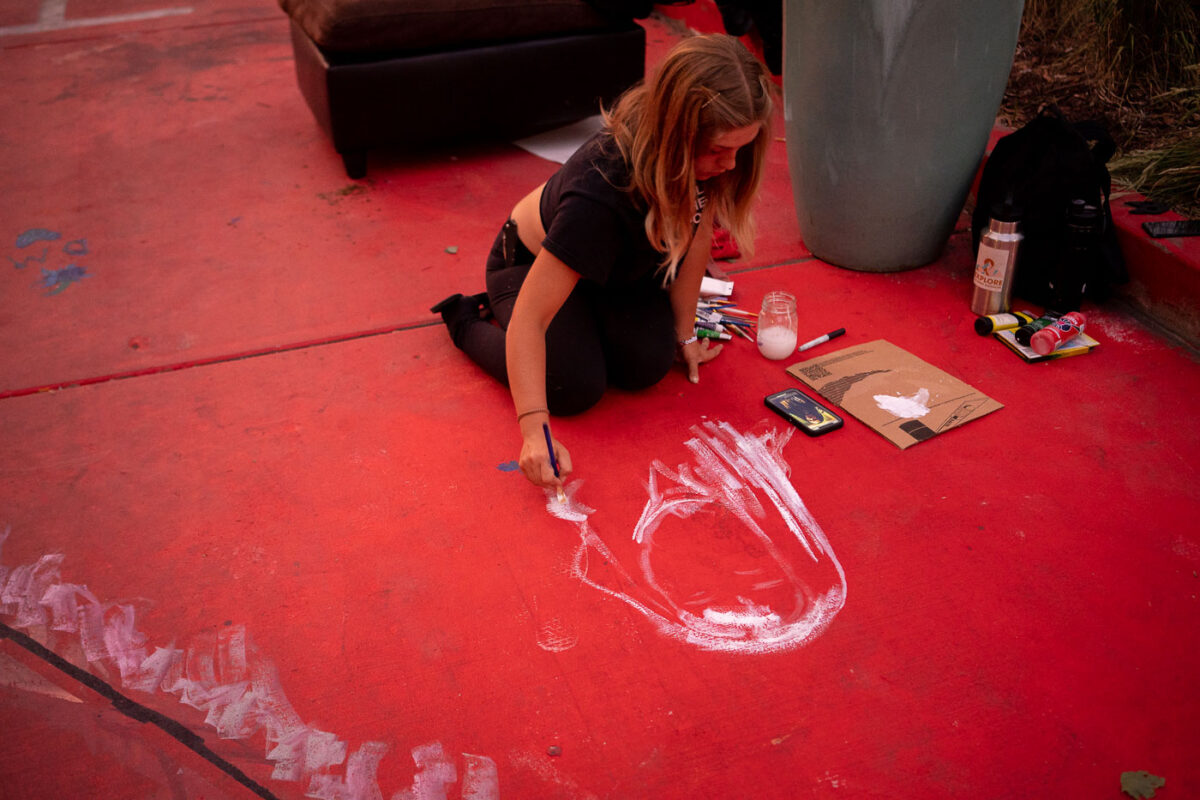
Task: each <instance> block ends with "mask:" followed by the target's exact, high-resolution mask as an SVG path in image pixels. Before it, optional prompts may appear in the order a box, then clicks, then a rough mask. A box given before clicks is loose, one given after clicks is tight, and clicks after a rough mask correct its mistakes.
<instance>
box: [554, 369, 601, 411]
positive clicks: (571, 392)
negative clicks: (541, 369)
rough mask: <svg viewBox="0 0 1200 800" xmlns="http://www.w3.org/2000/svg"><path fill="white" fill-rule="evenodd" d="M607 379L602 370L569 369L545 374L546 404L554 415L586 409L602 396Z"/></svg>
mask: <svg viewBox="0 0 1200 800" xmlns="http://www.w3.org/2000/svg"><path fill="white" fill-rule="evenodd" d="M606 388H608V381H607V379H606V378H605V375H604V371H603V370H571V371H570V372H569V373H567V374H565V375H564V374H561V373H558V374H556V373H553V372H552V373H550V374H547V375H546V405H547V406H548V407H549V409H550V413H551V414H553V415H554V416H556V417H568V416H571V415H572V414H580V413H582V412H584V411H587V410H588V409H589V408H591V407H592V406H594V405H596V403H599V402H600V398H601V397H603V396H604V390H605V389H606Z"/></svg>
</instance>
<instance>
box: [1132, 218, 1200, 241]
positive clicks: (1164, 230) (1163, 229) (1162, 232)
mask: <svg viewBox="0 0 1200 800" xmlns="http://www.w3.org/2000/svg"><path fill="white" fill-rule="evenodd" d="M1142 228H1143V229H1144V230H1145V231H1146V233H1148V234H1150V236H1151V237H1152V238H1154V239H1167V238H1170V237H1174V236H1200V220H1197V219H1171V220H1163V221H1161V222H1143V223H1142Z"/></svg>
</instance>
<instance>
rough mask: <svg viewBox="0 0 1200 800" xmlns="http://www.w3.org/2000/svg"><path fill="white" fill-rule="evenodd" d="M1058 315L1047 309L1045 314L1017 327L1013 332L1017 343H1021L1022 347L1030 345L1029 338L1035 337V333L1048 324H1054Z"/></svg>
mask: <svg viewBox="0 0 1200 800" xmlns="http://www.w3.org/2000/svg"><path fill="white" fill-rule="evenodd" d="M1058 317H1059V314H1057V313H1055V312H1053V311H1047V312H1046V313H1045V314H1044V315H1043V316H1040V317H1038V318H1037V319H1035V320H1034V321H1033V322H1028V323H1026V324H1024V325H1022V326H1021V327H1019V328H1017V331H1016V333H1014V334H1013V337H1014V338H1015V339H1016V340H1017V344H1019V345H1021V346H1022V347H1029V340H1030V339H1032V338H1033V335H1034V334H1035V333H1037V332H1038V331H1040V330H1041V329H1042V328H1044V327H1046V326H1047V325H1051V324H1053V323H1054V321H1055V320H1057V319H1058Z"/></svg>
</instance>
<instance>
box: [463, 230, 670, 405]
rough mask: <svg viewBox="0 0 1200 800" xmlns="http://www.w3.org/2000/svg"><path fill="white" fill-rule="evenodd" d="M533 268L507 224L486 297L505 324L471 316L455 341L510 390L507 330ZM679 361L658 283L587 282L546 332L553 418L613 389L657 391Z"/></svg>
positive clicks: (495, 249)
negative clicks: (618, 284)
mask: <svg viewBox="0 0 1200 800" xmlns="http://www.w3.org/2000/svg"><path fill="white" fill-rule="evenodd" d="M506 244H507V247H506ZM506 250H507V252H506ZM532 264H533V254H532V253H530V252H529V249H528V248H526V247H525V246H524V245H523V244H522V243H521V240H520V238H518V237H517V226H516V223H515V222H513V221H511V220H509V222H508V223H506V224H505V226H504V227H503V228H502V229H501V231H500V234H499V235H498V236H497V237H496V241H495V243H494V244H493V245H492V251H491V253H490V254H489V255H488V260H487V273H486V280H487V292H488V298H489V300H490V303H491V307H492V314H493V316H494V317H495V319H496V321H497V322H498V323H499V327H497V326H496V325H494V324H492V323H491V322H489V321H486V320H474V319H473V320H470V321H469V322H468V324H465V325H463V326H462V327H461V328H460V329H459V331H458V332H457V335H456V336H455V342H454V343H455V344H456V345H457V346H458V347H459V348H460V349H461V350H462V351H463V352H465V353H466V354H467V355H468V356H469V357H470V358H471V360H472V361H474V362H475V363H476V364H478V365H479V366H481V367H482V368H483V369H484V370H485V371H486V372H487V373H488V374H489V375H491V376H492V377H494V378H496V379H497V380H499V381H501V382H502V383H504V384H505V385H506V386H507V385H508V369H507V362H506V360H505V352H504V337H505V330H507V328H508V323H509V321H510V320H511V319H512V312H513V306H514V305H515V304H516V301H517V292H519V291H520V289H521V284H522V283H524V281H525V276H526V275H528V274H529V268H530V267H531V266H532ZM674 360H675V324H674V319H673V316H672V313H671V302H670V296H669V295H668V293H667V290H666V289H663V288H662V287H661V286H660V285H658V282H657V279H656V278H653V277H651V278H650V279H647V280H645V281H642V282H639V283H635V284H630V285H625V286H622V287H615V288H610V287H603V286H599V285H597V284H595V283H593V282H591V281H588V280H582V279H581V280H580V281H579V282H578V283H577V284H576V285H575V289H574V290H573V291H572V292H571V294H570V296H569V297H568V298H567V300H566V302H565V303H563V306H562V308H560V309H559V311H558V314H557V315H556V316H555V317H554V320H553V321H552V322H551V323H550V327H549V329H548V330H547V331H546V400H547V402H548V405H549V407H550V413H552V414H555V415H559V416H561V415H567V414H578V413H579V412H581V411H585V410H587V409H589V408H591V407H592V406H594V405H595V404H596V403H597V402H599V400H600V397H601V395H603V394H604V390H605V389H606V388H607V387H609V386H616V387H618V388H621V389H630V390H633V389H644V388H646V387H648V386H653V385H654V384H656V383H658V382H659V381H660V380H662V379H663V377H664V376H665V375H666V374H667V372H668V371H669V370H670V369H671V365H672V363H673V362H674Z"/></svg>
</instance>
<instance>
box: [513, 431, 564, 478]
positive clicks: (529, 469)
mask: <svg viewBox="0 0 1200 800" xmlns="http://www.w3.org/2000/svg"><path fill="white" fill-rule="evenodd" d="M551 441H552V442H553V443H554V457H555V459H557V460H558V477H557V478H556V477H554V467H553V466H552V465H551V464H550V453H549V451H548V450H547V449H546V434H545V433H544V432H543V431H542V429H541V428H540V427H539V428H538V429H537V431H536V432H532V431H531V432H528V433H525V440H524V442H523V443H522V444H521V455H520V458H519V459H518V460H517V464H518V465H519V466H520V467H521V472H522V473H524V474H525V477H526V478H528V479H529V482H530V483H532V484H534V485H535V486H541V487H543V488H546V489H558V488H560V487H561V486H562V484H563V480H565V479H566V477H567V475H569V474H571V454H570V453H568V452H567V448H566V447H564V446H563V445H562V443H561V442H559V441H558V440H557V439H554V438H551Z"/></svg>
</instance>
